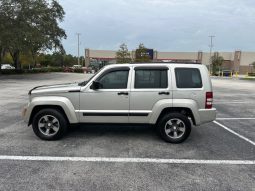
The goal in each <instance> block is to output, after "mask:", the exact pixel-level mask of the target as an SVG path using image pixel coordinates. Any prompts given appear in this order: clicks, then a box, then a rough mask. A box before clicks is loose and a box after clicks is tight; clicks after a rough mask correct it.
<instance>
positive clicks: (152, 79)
mask: <svg viewBox="0 0 255 191" xmlns="http://www.w3.org/2000/svg"><path fill="white" fill-rule="evenodd" d="M167 81H168V80H167V69H137V70H135V88H140V89H141V88H144V89H145V88H167V86H168V83H167Z"/></svg>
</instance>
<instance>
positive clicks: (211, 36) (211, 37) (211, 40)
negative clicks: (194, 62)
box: [209, 35, 215, 74]
mask: <svg viewBox="0 0 255 191" xmlns="http://www.w3.org/2000/svg"><path fill="white" fill-rule="evenodd" d="M209 38H210V42H211V43H210V45H209V47H210V60H209V72H210V74H211V64H212V48H213V38H215V36H213V35H210V36H209Z"/></svg>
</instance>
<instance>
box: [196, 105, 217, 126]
mask: <svg viewBox="0 0 255 191" xmlns="http://www.w3.org/2000/svg"><path fill="white" fill-rule="evenodd" d="M198 112H199V116H200V124H203V123H208V122H211V121H214V120H215V119H216V108H212V109H199V111H198Z"/></svg>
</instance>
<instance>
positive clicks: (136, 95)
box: [23, 63, 216, 143]
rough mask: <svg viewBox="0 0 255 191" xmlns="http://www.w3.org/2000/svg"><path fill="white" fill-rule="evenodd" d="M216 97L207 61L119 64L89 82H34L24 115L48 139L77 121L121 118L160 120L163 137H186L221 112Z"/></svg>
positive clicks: (177, 140)
mask: <svg viewBox="0 0 255 191" xmlns="http://www.w3.org/2000/svg"><path fill="white" fill-rule="evenodd" d="M212 101H213V92H212V85H211V80H210V77H209V75H208V70H207V68H206V66H204V65H200V64H167V63H162V64H161V63H160V64H159V63H150V64H115V65H108V66H106V67H104V68H103V69H101V70H100V71H99V72H98V73H97V74H95V75H94V76H93V77H92V78H91V79H90V80H88V81H85V82H81V83H71V84H61V85H51V86H40V87H35V88H33V89H32V90H30V91H29V103H28V105H27V107H25V108H24V110H23V117H24V119H25V121H26V122H27V123H28V125H31V124H32V127H33V131H34V133H35V134H36V135H37V136H38V137H39V138H41V139H44V140H55V139H59V138H61V137H62V136H63V135H64V133H65V132H66V130H67V129H68V127H69V126H70V125H71V124H81V123H101V124H106V123H118V124H151V125H155V127H156V129H157V130H158V132H159V134H160V136H161V137H162V139H164V140H165V141H167V142H170V143H181V142H183V141H184V140H185V139H187V137H188V136H189V134H190V132H191V126H192V125H195V126H198V125H201V124H203V123H207V122H211V121H213V120H214V119H215V118H216V109H215V108H212Z"/></svg>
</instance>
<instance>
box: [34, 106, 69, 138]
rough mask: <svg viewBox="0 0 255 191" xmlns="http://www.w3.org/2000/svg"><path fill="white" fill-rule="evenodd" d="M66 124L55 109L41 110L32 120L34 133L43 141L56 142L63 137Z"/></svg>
mask: <svg viewBox="0 0 255 191" xmlns="http://www.w3.org/2000/svg"><path fill="white" fill-rule="evenodd" d="M67 126H68V122H67V120H66V118H65V117H64V115H63V114H62V112H60V111H59V110H56V109H42V110H41V111H39V112H38V113H37V114H36V115H35V116H34V118H33V122H32V127H33V131H34V133H35V134H36V135H37V136H38V137H39V138H40V139H43V140H57V139H60V138H61V137H63V135H64V134H65V132H66V130H67Z"/></svg>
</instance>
